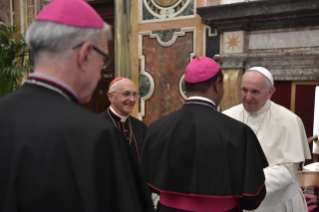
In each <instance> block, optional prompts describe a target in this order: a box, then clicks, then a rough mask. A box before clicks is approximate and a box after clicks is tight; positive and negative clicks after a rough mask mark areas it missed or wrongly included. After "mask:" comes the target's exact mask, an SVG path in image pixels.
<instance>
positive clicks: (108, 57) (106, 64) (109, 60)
mask: <svg viewBox="0 0 319 212" xmlns="http://www.w3.org/2000/svg"><path fill="white" fill-rule="evenodd" d="M83 44H84V42H83V43H80V44H79V45H76V46H74V47H73V49H76V48H79V47H81V46H82V45H83ZM93 49H94V50H95V51H96V52H97V53H99V54H101V55H102V56H103V57H104V65H103V67H102V68H103V69H106V68H107V67H108V66H109V65H110V64H111V62H112V59H111V57H110V56H109V55H108V54H105V53H104V52H102V51H101V50H100V49H98V48H97V47H96V46H94V45H93Z"/></svg>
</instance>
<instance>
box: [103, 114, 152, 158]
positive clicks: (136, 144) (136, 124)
mask: <svg viewBox="0 0 319 212" xmlns="http://www.w3.org/2000/svg"><path fill="white" fill-rule="evenodd" d="M100 116H101V117H102V118H104V119H106V120H107V121H109V122H110V123H111V124H113V125H116V126H117V127H118V128H119V129H120V131H121V132H122V133H123V135H124V136H125V138H126V140H127V143H128V144H129V141H130V136H131V144H129V145H130V147H131V149H132V151H133V153H134V155H135V156H136V157H137V158H138V159H139V157H140V155H141V150H142V147H143V142H144V138H145V135H146V131H147V126H146V124H144V123H143V122H142V121H140V120H138V119H136V118H134V117H132V116H129V117H128V118H127V120H126V121H125V122H121V121H120V120H121V118H120V117H118V116H117V115H115V114H114V113H113V112H112V110H110V109H109V108H108V109H106V111H104V112H103V113H101V114H100ZM113 121H114V122H115V123H114V122H113ZM131 129H132V131H133V133H132V134H131Z"/></svg>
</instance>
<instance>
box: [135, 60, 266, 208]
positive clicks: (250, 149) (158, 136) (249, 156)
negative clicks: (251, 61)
mask: <svg viewBox="0 0 319 212" xmlns="http://www.w3.org/2000/svg"><path fill="white" fill-rule="evenodd" d="M185 81H186V90H187V95H188V97H189V98H188V99H187V101H186V102H185V104H184V106H183V107H182V108H181V109H179V110H177V111H175V112H173V113H171V114H169V115H167V116H165V117H163V118H161V119H159V120H157V121H154V122H153V123H152V124H151V125H150V126H149V128H148V132H147V134H146V138H145V143H144V148H143V152H142V155H141V160H140V164H141V167H142V171H143V173H144V175H145V176H146V179H147V183H148V185H149V186H150V188H151V189H153V190H155V191H157V192H159V194H160V203H159V207H158V211H159V212H179V211H196V212H199V211H200V212H204V211H209V212H219V211H220V212H221V211H228V212H238V211H242V210H243V209H247V210H252V209H255V208H257V207H258V206H259V204H260V203H261V201H262V200H263V199H264V197H265V193H266V190H265V187H264V182H265V177H264V173H263V168H264V167H266V166H268V163H267V160H266V158H265V155H264V154H263V151H262V149H261V147H260V145H259V142H258V140H257V138H256V136H255V134H254V133H253V132H252V130H251V129H250V128H249V127H248V126H246V125H245V124H242V123H240V122H238V121H235V120H234V119H231V118H229V117H227V116H225V115H223V114H221V113H219V112H218V111H217V110H216V106H218V104H219V103H220V101H221V99H222V96H223V92H224V90H223V75H222V72H221V71H220V68H219V66H218V64H217V63H216V62H215V61H213V60H212V59H210V58H206V57H199V58H196V59H194V60H193V61H192V62H191V63H190V64H189V65H188V66H187V68H186V71H185Z"/></svg>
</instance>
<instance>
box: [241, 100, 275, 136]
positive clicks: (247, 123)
mask: <svg viewBox="0 0 319 212" xmlns="http://www.w3.org/2000/svg"><path fill="white" fill-rule="evenodd" d="M270 106H271V103H270V104H269V107H268V109H267V112H266V114H265V115H264V117H263V119H262V120H261V122H260V123H259V125H258V128H257V130H256V132H255V135H256V136H257V133H258V131H259V129H260V127H261V125H262V124H263V122H264V120H265V118H266V116H267V114H268V111H269V110H270ZM249 116H250V114H249V115H248V117H247V123H245V109H244V111H243V123H244V124H247V125H248V119H249Z"/></svg>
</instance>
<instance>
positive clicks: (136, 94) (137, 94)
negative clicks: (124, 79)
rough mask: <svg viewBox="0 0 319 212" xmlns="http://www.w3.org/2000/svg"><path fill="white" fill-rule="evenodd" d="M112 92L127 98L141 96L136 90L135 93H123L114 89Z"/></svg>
mask: <svg viewBox="0 0 319 212" xmlns="http://www.w3.org/2000/svg"><path fill="white" fill-rule="evenodd" d="M112 93H119V94H122V95H123V96H124V97H125V98H131V96H134V98H135V99H138V98H139V97H140V94H139V93H136V92H133V93H131V92H124V93H121V92H116V91H112Z"/></svg>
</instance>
